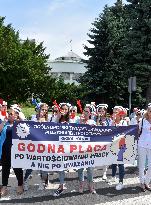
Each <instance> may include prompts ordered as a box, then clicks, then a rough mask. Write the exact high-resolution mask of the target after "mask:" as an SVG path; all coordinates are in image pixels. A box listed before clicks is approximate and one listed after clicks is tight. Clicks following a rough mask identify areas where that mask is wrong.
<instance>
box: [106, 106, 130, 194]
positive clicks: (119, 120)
mask: <svg viewBox="0 0 151 205" xmlns="http://www.w3.org/2000/svg"><path fill="white" fill-rule="evenodd" d="M124 115H125V112H124V111H123V107H122V106H115V107H114V108H113V121H112V126H128V125H127V122H126V121H125V120H123V116H124ZM123 142H124V139H123V140H121V144H122V143H123ZM122 146H124V144H122ZM118 167H119V183H118V184H117V185H116V190H118V191H119V190H121V189H123V188H124V185H123V179H124V175H125V169H124V164H118ZM116 171H117V164H112V178H111V180H110V181H109V182H110V183H113V182H115V181H116Z"/></svg>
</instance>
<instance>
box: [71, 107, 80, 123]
mask: <svg viewBox="0 0 151 205" xmlns="http://www.w3.org/2000/svg"><path fill="white" fill-rule="evenodd" d="M69 117H70V120H69V122H70V123H79V121H80V118H79V116H77V107H76V106H71V107H70V115H69Z"/></svg>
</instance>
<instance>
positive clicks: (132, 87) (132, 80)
mask: <svg viewBox="0 0 151 205" xmlns="http://www.w3.org/2000/svg"><path fill="white" fill-rule="evenodd" d="M133 91H136V76H134V77H130V78H129V79H128V92H129V116H130V114H131V108H132V92H133Z"/></svg>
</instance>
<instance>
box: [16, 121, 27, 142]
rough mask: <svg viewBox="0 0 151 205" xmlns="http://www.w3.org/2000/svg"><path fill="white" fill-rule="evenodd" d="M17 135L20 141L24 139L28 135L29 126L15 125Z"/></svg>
mask: <svg viewBox="0 0 151 205" xmlns="http://www.w3.org/2000/svg"><path fill="white" fill-rule="evenodd" d="M16 128H17V132H16V133H17V135H18V137H19V138H21V139H25V138H26V137H28V135H29V134H30V126H29V125H28V124H26V123H20V124H18V125H17V127H16Z"/></svg>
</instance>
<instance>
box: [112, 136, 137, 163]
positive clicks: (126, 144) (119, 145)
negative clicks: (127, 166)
mask: <svg viewBox="0 0 151 205" xmlns="http://www.w3.org/2000/svg"><path fill="white" fill-rule="evenodd" d="M135 146H136V143H135V139H134V136H131V135H126V136H124V135H123V136H120V137H115V138H114V140H113V143H112V144H111V146H110V151H111V153H112V155H115V156H116V157H117V161H121V162H123V160H127V161H130V159H131V157H134V156H135ZM127 148H128V149H127Z"/></svg>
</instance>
